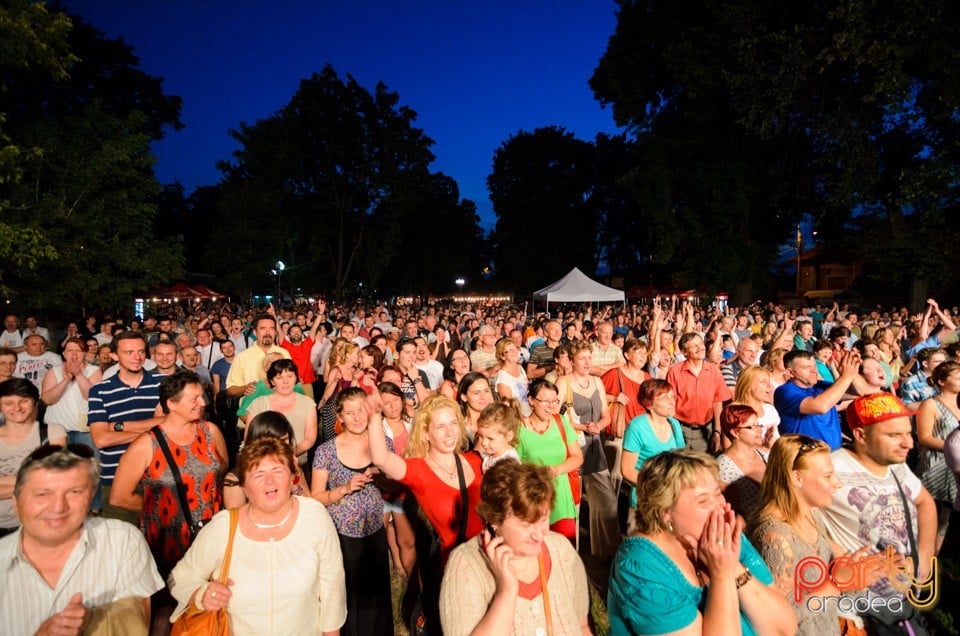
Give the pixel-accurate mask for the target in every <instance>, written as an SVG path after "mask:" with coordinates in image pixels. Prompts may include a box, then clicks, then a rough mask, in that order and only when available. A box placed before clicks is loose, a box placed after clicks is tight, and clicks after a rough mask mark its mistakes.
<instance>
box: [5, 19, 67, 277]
mask: <svg viewBox="0 0 960 636" xmlns="http://www.w3.org/2000/svg"><path fill="white" fill-rule="evenodd" d="M70 27H71V24H70V20H69V18H67V16H66V15H64V14H62V13H50V12H48V11H47V9H46V7H45V6H44V5H43V4H40V3H37V2H27V1H26V0H18V1H12V2H7V3H4V5H3V6H0V69H2V72H0V94H2V93H5V92H7V91H9V90H10V85H9V79H8V77H9V76H8V72H12V71H14V70H17V71H23V70H31V71H32V72H34V73H37V74H41V75H42V76H44V77H46V78H47V80H48V81H50V82H55V81H60V80H63V79H64V78H66V77H67V67H68V66H69V65H70V64H72V63H73V62H74V61H76V58H75V57H73V56H72V55H71V54H70V53H69V50H68V47H67V34H68V33H69V31H70ZM6 119H7V115H6V113H5V112H3V111H2V110H0V215H3V217H6V216H7V214H6V212H7V208H8V206H9V194H8V189H9V188H10V187H12V186H13V185H15V184H16V183H18V182H19V181H20V179H21V178H22V176H23V167H22V162H23V161H25V160H28V159H30V158H35V157H36V156H37V155H38V154H39V153H40V152H41V151H42V150H41V149H40V148H23V147H21V146H20V145H18V144H16V143H14V141H13V140H12V139H11V138H10V137H9V136H8V135H7V133H6V131H5V123H6ZM56 257H57V250H56V248H54V247H53V246H52V245H51V244H50V242H49V241H48V240H47V238H46V236H44V233H43V232H42V231H41V230H39V229H37V228H35V227H30V226H25V225H22V224H18V223H10V222H8V220H7V219H4V218H0V263H2V264H3V267H2V268H0V292H2V293H4V294H5V293H7V292H8V291H9V289H7V288H6V287H5V286H4V285H3V272H4V271H10V269H11V268H17V269H27V270H30V269H33V268H35V267H36V266H37V264H38V263H41V262H43V261H49V260H53V259H55V258H56Z"/></svg>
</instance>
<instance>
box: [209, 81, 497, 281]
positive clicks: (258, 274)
mask: <svg viewBox="0 0 960 636" xmlns="http://www.w3.org/2000/svg"><path fill="white" fill-rule="evenodd" d="M415 120H416V113H415V112H414V111H413V110H412V109H410V108H409V107H407V106H404V105H401V104H400V98H399V95H398V94H397V93H396V92H393V91H390V90H389V89H388V88H387V87H386V85H385V84H383V83H382V82H381V83H378V84H377V86H376V87H375V88H374V90H373V92H370V91H368V90H367V89H365V88H364V87H363V86H361V85H360V84H359V83H358V82H357V81H356V80H355V79H354V78H353V77H352V76H350V75H347V76H346V78H341V77H340V76H338V75H337V73H336V71H334V69H333V68H332V67H330V66H329V65H328V66H326V67H325V68H324V69H323V71H322V72H320V73H316V74H314V75H313V76H311V77H309V78H307V79H304V80H303V81H301V83H300V87H299V89H298V90H297V93H296V94H295V95H294V96H293V98H292V99H291V101H290V103H289V104H287V105H286V106H284V107H283V108H281V109H280V111H279V112H277V113H275V114H274V115H272V116H270V117H267V118H265V119H262V120H259V121H257V122H256V123H254V124H245V123H244V124H241V125H240V127H239V128H238V129H237V130H234V131H232V132H231V134H232V135H233V136H234V138H235V139H236V140H237V141H238V142H240V144H241V148H240V149H239V150H237V151H236V152H235V153H234V155H233V160H232V161H229V162H223V163H221V165H220V167H221V170H222V171H223V174H224V178H223V182H222V183H221V186H220V189H221V192H222V197H221V199H220V204H219V207H220V215H221V216H220V225H221V226H223V227H229V228H231V229H233V230H235V232H234V233H232V236H233V237H235V238H236V244H233V243H229V244H228V243H225V242H219V241H212V242H211V243H210V250H209V252H208V253H209V259H208V262H209V263H210V265H211V266H212V267H213V269H214V270H215V273H216V274H217V276H218V279H220V280H223V281H224V282H225V284H226V285H227V287H228V288H231V289H243V286H244V284H245V283H246V284H249V281H251V280H252V281H256V280H258V279H259V280H260V281H261V282H262V284H263V285H264V286H266V284H267V281H268V280H269V274H268V272H269V270H270V269H271V267H273V264H274V263H275V262H276V261H277V260H283V261H284V262H285V263H286V265H287V266H288V267H289V268H290V269H291V270H294V268H299V270H298V271H290V273H289V274H285V275H286V276H288V281H290V283H289V284H290V285H292V286H294V285H297V283H298V282H299V281H301V280H302V281H310V284H311V285H313V286H316V285H319V286H321V287H327V288H330V289H333V290H335V293H336V294H337V295H338V296H340V295H342V294H343V293H344V291H354V290H357V289H358V287H359V285H360V284H361V283H364V284H365V285H366V287H367V289H370V288H372V287H375V286H376V285H377V284H378V283H379V282H380V281H381V280H382V279H383V277H384V275H385V273H386V272H387V270H388V269H389V268H391V267H394V266H396V267H401V268H404V267H406V268H409V266H410V265H412V264H413V263H418V264H420V265H423V266H427V265H428V264H430V263H432V264H433V266H431V268H430V269H426V270H418V271H416V272H415V273H413V275H412V280H413V281H416V282H417V284H425V283H427V282H428V281H431V280H432V276H431V274H430V272H435V273H440V272H444V271H447V270H448V269H449V267H450V266H456V265H462V266H464V267H468V268H470V267H475V266H476V265H475V264H470V261H471V257H469V256H467V257H464V254H468V255H469V254H471V252H470V251H465V250H466V249H469V250H473V251H474V253H475V252H476V251H478V250H476V249H475V248H476V247H477V246H474V245H470V244H469V243H468V244H458V240H464V241H473V240H476V238H477V237H478V236H479V226H478V223H477V217H476V214H475V211H474V210H473V204H472V203H469V202H461V201H459V195H458V192H457V188H456V184H455V183H453V182H452V180H450V179H449V178H447V177H443V176H442V175H431V174H430V173H429V170H428V167H429V165H430V163H431V162H432V161H433V158H434V157H433V154H432V153H431V152H430V147H431V145H432V144H433V141H432V140H431V139H430V138H429V137H427V136H426V134H424V132H423V130H421V129H419V128H417V127H416V126H415V125H414V122H415ZM431 216H432V219H431ZM431 225H432V229H431ZM421 229H425V230H427V231H426V233H425V235H421V234H420V233H419V231H420V230H421ZM448 230H449V231H448ZM423 243H426V244H427V245H428V246H429V248H430V249H429V252H427V253H422V251H421V250H420V249H419V246H420V245H422V244H423ZM238 250H239V253H238ZM458 255H459V257H458ZM238 256H239V258H237V257H238ZM441 258H447V259H450V260H447V261H445V262H447V263H449V264H450V265H448V266H447V267H434V266H435V265H437V263H438V262H439V259H441ZM410 276H411V272H410V271H409V269H408V270H407V277H408V279H409V277H410ZM397 278H399V277H394V279H395V280H396V279H397ZM451 282H452V276H451ZM407 289H408V290H409V289H410V287H409V286H407Z"/></svg>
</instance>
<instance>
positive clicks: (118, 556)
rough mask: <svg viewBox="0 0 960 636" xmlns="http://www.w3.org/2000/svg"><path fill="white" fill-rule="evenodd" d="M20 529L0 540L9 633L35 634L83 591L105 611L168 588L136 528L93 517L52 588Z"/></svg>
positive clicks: (0, 621) (0, 611)
mask: <svg viewBox="0 0 960 636" xmlns="http://www.w3.org/2000/svg"><path fill="white" fill-rule="evenodd" d="M21 532H22V530H18V531H17V532H14V533H13V534H11V535H8V536H6V537H4V538H3V539H0V589H2V590H3V594H0V625H3V631H4V633H7V634H33V633H36V631H37V629H38V628H39V627H40V624H41V623H43V621H45V620H47V619H48V618H50V617H51V616H52V615H54V614H56V613H57V612H60V611H63V609H64V608H65V607H66V606H67V604H68V603H69V602H70V597H72V596H73V595H74V594H76V593H77V592H80V593H81V594H83V604H84V605H85V606H86V607H88V608H91V607H99V606H101V605H106V604H107V603H112V602H113V601H117V600H120V599H122V598H125V597H128V596H133V597H138V598H148V597H149V596H150V595H151V594H153V593H154V592H156V591H157V590H160V589H162V588H163V579H161V578H160V575H159V574H158V573H157V567H156V565H154V563H153V556H151V554H150V548H148V547H147V542H146V540H145V539H144V538H143V535H142V534H141V533H140V530H139V529H137V527H136V526H134V525H131V524H129V523H127V522H126V521H119V520H116V519H102V518H99V517H88V518H87V520H86V521H85V522H84V524H83V533H82V535H81V536H80V541H79V542H78V543H77V545H76V547H74V549H73V552H71V553H70V556H69V557H68V558H67V561H66V563H65V564H64V566H63V570H61V572H60V578H59V580H58V581H57V585H56V587H54V588H51V587H50V586H49V585H48V584H47V582H46V581H44V579H43V577H42V576H40V573H39V572H37V570H36V568H34V567H33V565H32V564H31V563H30V562H29V561H28V560H27V558H26V556H25V555H24V554H23V551H22V549H21V547H20V533H21Z"/></svg>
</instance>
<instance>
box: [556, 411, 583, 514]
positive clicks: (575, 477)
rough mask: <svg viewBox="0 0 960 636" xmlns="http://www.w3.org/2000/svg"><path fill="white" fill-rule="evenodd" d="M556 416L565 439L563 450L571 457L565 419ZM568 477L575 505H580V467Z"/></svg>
mask: <svg viewBox="0 0 960 636" xmlns="http://www.w3.org/2000/svg"><path fill="white" fill-rule="evenodd" d="M553 417H554V418H556V420H557V426H558V427H559V428H560V437H561V439H563V450H564V452H565V453H566V454H567V458H568V459H569V457H570V449H569V448H567V432H566V430H564V428H563V420H562V419H560V416H559V415H554V416H553ZM567 479H569V480H570V493H571V494H572V495H573V505H575V506H579V505H580V495H581V486H580V469H579V468H578V469H577V470H571V471H570V472H568V473H567Z"/></svg>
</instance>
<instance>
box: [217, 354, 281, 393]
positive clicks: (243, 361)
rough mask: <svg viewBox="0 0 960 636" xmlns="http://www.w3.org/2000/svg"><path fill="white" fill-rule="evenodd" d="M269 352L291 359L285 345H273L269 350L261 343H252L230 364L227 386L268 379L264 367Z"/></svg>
mask: <svg viewBox="0 0 960 636" xmlns="http://www.w3.org/2000/svg"><path fill="white" fill-rule="evenodd" d="M268 353H279V354H280V355H281V356H282V357H284V358H286V359H287V360H289V359H290V352H289V351H287V350H286V349H284V348H283V347H278V346H277V345H273V346H271V347H270V349H268V350H267V351H264V350H263V349H261V348H260V346H259V345H252V346H251V347H250V348H249V349H247V350H246V351H242V352H240V353H238V354H237V355H236V357H235V358H234V359H233V364H231V365H230V373H228V374H227V388H230V387H232V386H244V385H247V384H250V383H251V382H257V381H258V380H264V381H266V379H267V372H266V371H265V370H264V368H263V359H264V358H266V357H267V354H268Z"/></svg>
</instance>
